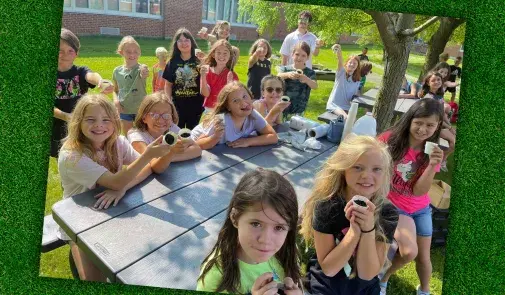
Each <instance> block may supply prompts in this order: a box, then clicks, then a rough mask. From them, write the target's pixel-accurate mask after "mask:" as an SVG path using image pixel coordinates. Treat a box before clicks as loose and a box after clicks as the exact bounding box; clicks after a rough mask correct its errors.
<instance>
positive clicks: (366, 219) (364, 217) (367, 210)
mask: <svg viewBox="0 0 505 295" xmlns="http://www.w3.org/2000/svg"><path fill="white" fill-rule="evenodd" d="M351 201H352V200H351ZM352 202H353V205H352V206H353V209H354V210H353V212H352V215H353V217H354V218H355V221H356V223H358V224H359V227H360V229H361V230H362V231H369V230H371V229H372V228H373V227H374V225H375V217H374V212H375V205H374V203H372V202H371V201H370V200H366V205H367V207H362V206H360V205H358V204H355V203H354V201H352Z"/></svg>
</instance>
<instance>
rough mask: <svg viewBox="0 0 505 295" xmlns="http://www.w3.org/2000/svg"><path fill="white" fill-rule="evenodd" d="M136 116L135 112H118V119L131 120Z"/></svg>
mask: <svg viewBox="0 0 505 295" xmlns="http://www.w3.org/2000/svg"><path fill="white" fill-rule="evenodd" d="M136 116H137V115H136V114H119V119H121V120H125V121H130V122H133V121H135V117H136Z"/></svg>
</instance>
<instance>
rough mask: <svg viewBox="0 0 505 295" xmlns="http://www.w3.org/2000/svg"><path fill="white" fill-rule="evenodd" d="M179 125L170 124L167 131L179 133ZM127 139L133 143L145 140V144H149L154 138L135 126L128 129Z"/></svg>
mask: <svg viewBox="0 0 505 295" xmlns="http://www.w3.org/2000/svg"><path fill="white" fill-rule="evenodd" d="M179 130H181V128H179V126H177V125H175V124H172V125H171V126H170V128H168V131H172V132H173V133H175V134H177V133H179ZM127 136H128V141H129V142H130V143H134V142H135V141H142V142H145V143H146V144H150V143H151V142H153V141H154V140H155V139H156V138H154V137H152V135H151V134H149V132H147V131H140V130H138V129H137V128H132V129H130V130H128V135H127Z"/></svg>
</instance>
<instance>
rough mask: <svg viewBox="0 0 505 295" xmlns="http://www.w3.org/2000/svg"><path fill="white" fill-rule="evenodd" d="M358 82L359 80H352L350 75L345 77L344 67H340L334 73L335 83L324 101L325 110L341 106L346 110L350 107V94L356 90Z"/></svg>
mask: <svg viewBox="0 0 505 295" xmlns="http://www.w3.org/2000/svg"><path fill="white" fill-rule="evenodd" d="M359 82H360V81H359V80H358V81H356V82H354V81H352V76H350V77H349V78H347V79H346V72H345V69H344V68H342V69H340V70H339V71H338V72H337V73H336V74H335V84H333V89H332V90H331V93H330V97H329V98H328V102H327V103H326V110H329V111H333V110H335V109H337V108H341V109H343V110H345V111H348V110H349V109H350V108H351V100H352V96H353V95H354V94H356V92H357V91H358V88H359Z"/></svg>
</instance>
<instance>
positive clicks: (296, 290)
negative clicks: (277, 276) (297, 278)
mask: <svg viewBox="0 0 505 295" xmlns="http://www.w3.org/2000/svg"><path fill="white" fill-rule="evenodd" d="M284 293H285V294H286V295H303V292H302V290H301V289H300V287H299V286H298V284H295V282H293V279H292V278H290V277H285V278H284Z"/></svg>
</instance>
